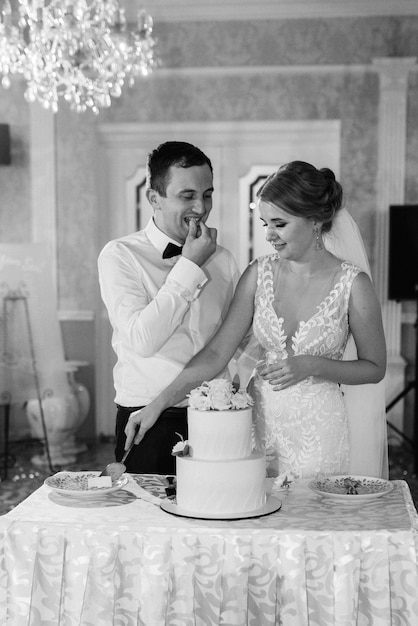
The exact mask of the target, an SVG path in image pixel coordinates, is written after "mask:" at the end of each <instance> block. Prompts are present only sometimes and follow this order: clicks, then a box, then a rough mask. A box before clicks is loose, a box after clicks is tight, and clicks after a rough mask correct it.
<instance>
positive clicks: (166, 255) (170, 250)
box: [163, 241, 183, 259]
mask: <svg viewBox="0 0 418 626" xmlns="http://www.w3.org/2000/svg"><path fill="white" fill-rule="evenodd" d="M182 250H183V248H182V246H176V244H175V243H171V241H170V242H169V243H168V244H167V246H166V248H165V250H164V252H163V259H171V257H172V256H178V255H179V254H181V251H182Z"/></svg>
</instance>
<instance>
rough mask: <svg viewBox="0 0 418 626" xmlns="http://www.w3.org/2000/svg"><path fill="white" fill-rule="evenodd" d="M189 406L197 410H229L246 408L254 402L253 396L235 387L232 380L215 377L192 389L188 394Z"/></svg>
mask: <svg viewBox="0 0 418 626" xmlns="http://www.w3.org/2000/svg"><path fill="white" fill-rule="evenodd" d="M188 398H189V407H190V408H191V409H196V410H197V411H227V410H230V409H235V410H236V409H246V408H247V407H249V406H252V405H253V404H254V400H253V399H252V397H251V396H250V395H249V394H248V393H247V392H246V391H245V390H244V389H239V390H238V391H237V390H236V389H235V387H234V385H233V384H232V382H231V381H229V380H226V379H225V378H214V379H213V380H210V381H205V382H203V383H202V384H201V385H200V387H196V389H192V391H191V392H190V393H189V395H188Z"/></svg>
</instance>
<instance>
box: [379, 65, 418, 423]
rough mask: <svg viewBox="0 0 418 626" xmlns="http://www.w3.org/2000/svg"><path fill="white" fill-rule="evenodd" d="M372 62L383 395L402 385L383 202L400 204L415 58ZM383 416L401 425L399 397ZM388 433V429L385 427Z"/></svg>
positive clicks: (398, 326)
mask: <svg viewBox="0 0 418 626" xmlns="http://www.w3.org/2000/svg"><path fill="white" fill-rule="evenodd" d="M373 63H374V66H375V68H376V69H377V71H378V73H379V77H380V102H379V127H378V174H377V215H376V242H377V249H376V264H375V267H376V272H377V274H376V276H375V284H376V288H377V292H378V295H379V298H380V301H381V303H382V309H383V322H384V326H385V333H386V342H387V349H388V372H387V376H386V390H387V393H386V397H387V401H389V400H391V399H393V398H394V397H395V396H396V395H397V394H398V393H399V392H400V391H402V389H403V388H404V386H405V361H404V359H403V358H402V356H401V323H402V320H401V315H402V306H401V304H399V303H397V302H394V301H390V300H388V275H389V206H390V205H391V204H404V198H405V161H406V128H407V126H406V122H407V120H406V113H407V97H408V75H409V72H410V70H412V69H414V66H415V65H416V58H415V57H404V58H392V57H391V58H380V59H374V60H373ZM388 418H389V421H390V422H391V423H392V424H394V425H395V426H396V427H397V428H399V429H400V430H402V427H403V402H399V403H398V405H396V406H395V407H394V408H393V409H392V410H391V412H390V414H389V416H388ZM389 435H392V433H391V432H390V431H389Z"/></svg>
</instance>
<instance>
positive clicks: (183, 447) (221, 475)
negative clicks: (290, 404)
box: [173, 379, 266, 517]
mask: <svg viewBox="0 0 418 626" xmlns="http://www.w3.org/2000/svg"><path fill="white" fill-rule="evenodd" d="M252 404H253V400H252V398H251V397H250V396H249V395H248V394H247V393H246V392H245V391H236V390H235V389H234V387H233V385H232V383H231V382H229V381H227V380H224V379H215V380H212V381H210V382H205V383H203V384H202V385H201V386H200V387H198V388H197V389H194V390H193V391H192V392H191V393H190V394H189V408H188V415H187V420H188V431H189V436H188V440H187V441H181V442H179V443H178V444H176V446H174V448H173V454H174V455H175V456H176V480H177V487H176V502H177V506H178V507H179V508H181V509H182V510H184V511H187V512H188V513H191V514H194V515H195V516H196V517H199V516H201V517H204V516H205V515H210V516H216V515H219V516H228V515H231V516H237V515H239V514H243V515H245V514H248V513H251V512H253V511H256V510H258V509H260V508H262V507H263V506H264V505H265V503H266V490H265V477H266V459H265V454H264V452H259V451H256V450H253V449H252V408H251V406H252Z"/></svg>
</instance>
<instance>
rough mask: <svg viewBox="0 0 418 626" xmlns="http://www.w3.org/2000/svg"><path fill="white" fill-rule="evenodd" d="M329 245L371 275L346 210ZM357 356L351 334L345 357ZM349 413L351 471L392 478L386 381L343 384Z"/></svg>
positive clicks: (326, 241)
mask: <svg viewBox="0 0 418 626" xmlns="http://www.w3.org/2000/svg"><path fill="white" fill-rule="evenodd" d="M323 241H324V245H325V248H326V249H327V250H329V252H331V253H332V254H334V255H335V256H337V257H338V258H340V259H343V260H346V261H351V262H352V263H354V264H355V265H357V266H358V267H360V268H361V269H362V270H363V271H365V272H366V273H367V274H368V275H369V276H370V277H371V272H370V266H369V261H368V259H367V254H366V251H365V248H364V244H363V240H362V237H361V234H360V231H359V229H358V226H357V224H356V222H355V221H354V219H353V218H352V217H351V215H350V213H349V212H348V211H347V210H346V209H341V210H340V211H339V212H338V214H337V216H336V218H335V220H334V222H333V225H332V228H331V231H330V232H329V233H325V234H324V235H323ZM356 358H357V351H356V346H355V344H354V340H353V338H352V337H351V336H350V338H349V341H348V343H347V347H346V350H345V353H344V359H346V360H352V359H356ZM341 388H342V390H343V393H344V402H345V406H346V410H347V416H348V427H349V437H350V466H349V470H350V473H352V474H356V475H361V476H380V477H383V478H387V477H388V447H387V426H386V409H385V386H384V381H381V382H380V383H377V384H370V385H341Z"/></svg>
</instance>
